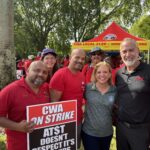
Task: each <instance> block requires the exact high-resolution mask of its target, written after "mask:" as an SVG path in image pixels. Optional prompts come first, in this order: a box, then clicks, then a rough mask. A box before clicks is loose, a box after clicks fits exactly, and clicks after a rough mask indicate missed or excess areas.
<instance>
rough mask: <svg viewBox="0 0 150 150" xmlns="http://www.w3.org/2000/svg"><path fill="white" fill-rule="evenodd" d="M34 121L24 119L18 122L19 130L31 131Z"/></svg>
mask: <svg viewBox="0 0 150 150" xmlns="http://www.w3.org/2000/svg"><path fill="white" fill-rule="evenodd" d="M34 126H35V123H34V122H33V121H30V122H27V121H26V120H22V121H21V122H19V124H18V128H19V131H21V132H28V133H31V132H33V130H34Z"/></svg>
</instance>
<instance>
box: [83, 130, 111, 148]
mask: <svg viewBox="0 0 150 150" xmlns="http://www.w3.org/2000/svg"><path fill="white" fill-rule="evenodd" d="M81 137H82V142H83V146H84V150H109V148H110V142H111V139H112V135H110V136H106V137H95V136H91V135H88V134H86V133H85V132H84V131H82V132H81Z"/></svg>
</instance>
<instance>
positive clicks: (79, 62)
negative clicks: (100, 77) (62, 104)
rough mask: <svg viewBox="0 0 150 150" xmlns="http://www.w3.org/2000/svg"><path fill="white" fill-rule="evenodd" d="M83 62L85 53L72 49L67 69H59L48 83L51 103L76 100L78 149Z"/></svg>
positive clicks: (81, 113)
mask: <svg viewBox="0 0 150 150" xmlns="http://www.w3.org/2000/svg"><path fill="white" fill-rule="evenodd" d="M84 61H85V52H84V51H83V50H81V49H74V50H73V51H72V53H71V56H70V61H69V62H70V63H69V65H68V67H65V68H61V69H59V70H58V71H57V72H56V73H55V74H54V76H53V77H52V79H51V81H50V84H49V85H50V95H51V99H52V101H55V102H56V101H59V100H60V101H65V100H74V99H75V100H77V120H78V122H77V123H78V126H77V130H78V135H77V138H78V148H79V147H80V131H81V123H82V117H83V112H82V100H83V92H84V85H85V79H84V76H83V74H82V73H81V72H80V71H81V69H82V67H83V65H84Z"/></svg>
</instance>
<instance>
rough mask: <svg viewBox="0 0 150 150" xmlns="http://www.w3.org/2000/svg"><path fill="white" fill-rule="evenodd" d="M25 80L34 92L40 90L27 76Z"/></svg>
mask: <svg viewBox="0 0 150 150" xmlns="http://www.w3.org/2000/svg"><path fill="white" fill-rule="evenodd" d="M25 81H26V83H27V85H28V86H29V87H30V88H31V90H32V91H33V92H34V93H36V94H37V93H38V92H39V87H38V86H35V85H34V84H32V83H31V82H30V81H29V80H28V79H27V78H25Z"/></svg>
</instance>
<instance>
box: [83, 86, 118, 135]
mask: <svg viewBox="0 0 150 150" xmlns="http://www.w3.org/2000/svg"><path fill="white" fill-rule="evenodd" d="M115 93H116V88H115V87H114V86H110V88H109V90H108V91H107V92H106V93H105V94H102V93H101V92H100V91H99V90H98V89H97V88H96V85H95V84H93V83H90V84H88V85H87V86H86V90H85V99H86V100H87V104H86V108H85V118H84V123H83V131H84V132H85V133H87V134H89V135H91V136H96V137H105V136H109V135H111V134H113V129H112V106H113V103H114V99H115Z"/></svg>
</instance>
